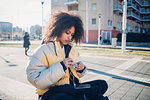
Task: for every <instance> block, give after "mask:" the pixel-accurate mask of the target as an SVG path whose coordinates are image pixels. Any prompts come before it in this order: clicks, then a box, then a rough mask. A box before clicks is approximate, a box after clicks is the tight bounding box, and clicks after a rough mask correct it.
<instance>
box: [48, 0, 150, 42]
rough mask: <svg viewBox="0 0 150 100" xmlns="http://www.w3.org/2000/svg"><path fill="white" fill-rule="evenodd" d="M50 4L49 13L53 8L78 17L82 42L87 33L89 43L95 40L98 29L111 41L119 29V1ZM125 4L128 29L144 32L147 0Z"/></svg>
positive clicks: (149, 23)
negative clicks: (72, 13) (79, 18)
mask: <svg viewBox="0 0 150 100" xmlns="http://www.w3.org/2000/svg"><path fill="white" fill-rule="evenodd" d="M51 3H52V4H51V7H52V13H53V12H54V11H55V10H66V11H71V12H74V13H77V14H79V15H80V16H81V17H82V20H83V23H84V29H85V37H84V39H83V42H86V37H87V36H88V37H87V38H88V42H89V43H97V42H98V39H99V38H98V30H99V28H100V35H101V36H102V38H103V40H104V41H107V42H108V43H111V42H112V38H115V37H116V36H117V34H118V33H119V32H121V30H122V15H123V0H52V1H51ZM127 5H128V7H127V30H128V32H140V33H141V32H148V31H149V30H150V0H128V4H127ZM86 7H88V8H87V9H86ZM87 11H88V15H87V13H86V12H87ZM99 16H100V21H99ZM86 18H88V35H86V30H87V27H86V25H87V23H86V22H87V21H86ZM99 23H100V27H99Z"/></svg>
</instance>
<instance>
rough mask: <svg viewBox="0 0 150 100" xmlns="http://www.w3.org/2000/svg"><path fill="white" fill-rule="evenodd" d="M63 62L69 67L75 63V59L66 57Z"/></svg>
mask: <svg viewBox="0 0 150 100" xmlns="http://www.w3.org/2000/svg"><path fill="white" fill-rule="evenodd" d="M63 63H64V64H65V66H66V68H68V67H70V66H72V65H73V60H72V59H71V58H65V59H64V60H63Z"/></svg>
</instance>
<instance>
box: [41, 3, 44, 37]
mask: <svg viewBox="0 0 150 100" xmlns="http://www.w3.org/2000/svg"><path fill="white" fill-rule="evenodd" d="M41 4H42V34H43V5H44V0H41Z"/></svg>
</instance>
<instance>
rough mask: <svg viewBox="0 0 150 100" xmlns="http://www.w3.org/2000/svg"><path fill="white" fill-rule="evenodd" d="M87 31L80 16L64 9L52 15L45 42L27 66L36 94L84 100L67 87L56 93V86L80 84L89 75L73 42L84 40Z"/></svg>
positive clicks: (53, 98) (48, 99) (57, 99)
mask: <svg viewBox="0 0 150 100" xmlns="http://www.w3.org/2000/svg"><path fill="white" fill-rule="evenodd" d="M83 32H84V30H83V23H82V20H81V19H80V17H78V16H77V15H74V14H72V13H69V12H61V11H60V12H57V13H55V14H53V15H52V17H51V20H50V22H49V23H48V25H47V27H46V30H45V33H44V35H43V43H42V45H41V46H40V47H39V48H37V49H36V50H35V52H34V53H33V55H32V56H31V57H30V60H29V63H28V65H27V66H28V67H27V77H28V80H29V82H30V83H31V84H33V85H34V86H35V87H36V88H37V90H36V91H37V92H36V93H37V94H38V95H39V97H41V98H42V100H82V99H81V97H77V96H73V95H70V94H69V93H66V91H69V92H70V93H71V91H70V90H69V89H67V88H65V89H61V90H58V91H57V92H56V90H57V89H58V88H56V86H63V85H65V84H69V85H70V86H76V85H77V84H80V79H79V78H80V77H82V76H83V75H84V74H85V71H86V67H85V65H84V64H83V62H82V61H81V60H80V58H79V53H78V51H77V49H76V48H75V47H74V46H73V45H72V43H73V42H75V43H80V41H81V39H82V37H83V34H84V33H83ZM103 83H105V85H107V83H106V82H103ZM51 87H52V88H51ZM53 87H55V88H54V89H53ZM106 90H107V89H106ZM106 90H104V91H106ZM60 91H61V92H60ZM43 98H46V99H43Z"/></svg>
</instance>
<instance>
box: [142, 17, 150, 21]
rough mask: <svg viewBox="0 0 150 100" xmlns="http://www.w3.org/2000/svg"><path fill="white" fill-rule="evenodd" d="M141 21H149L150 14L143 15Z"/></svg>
mask: <svg viewBox="0 0 150 100" xmlns="http://www.w3.org/2000/svg"><path fill="white" fill-rule="evenodd" d="M142 21H150V16H144V17H143V18H142Z"/></svg>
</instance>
